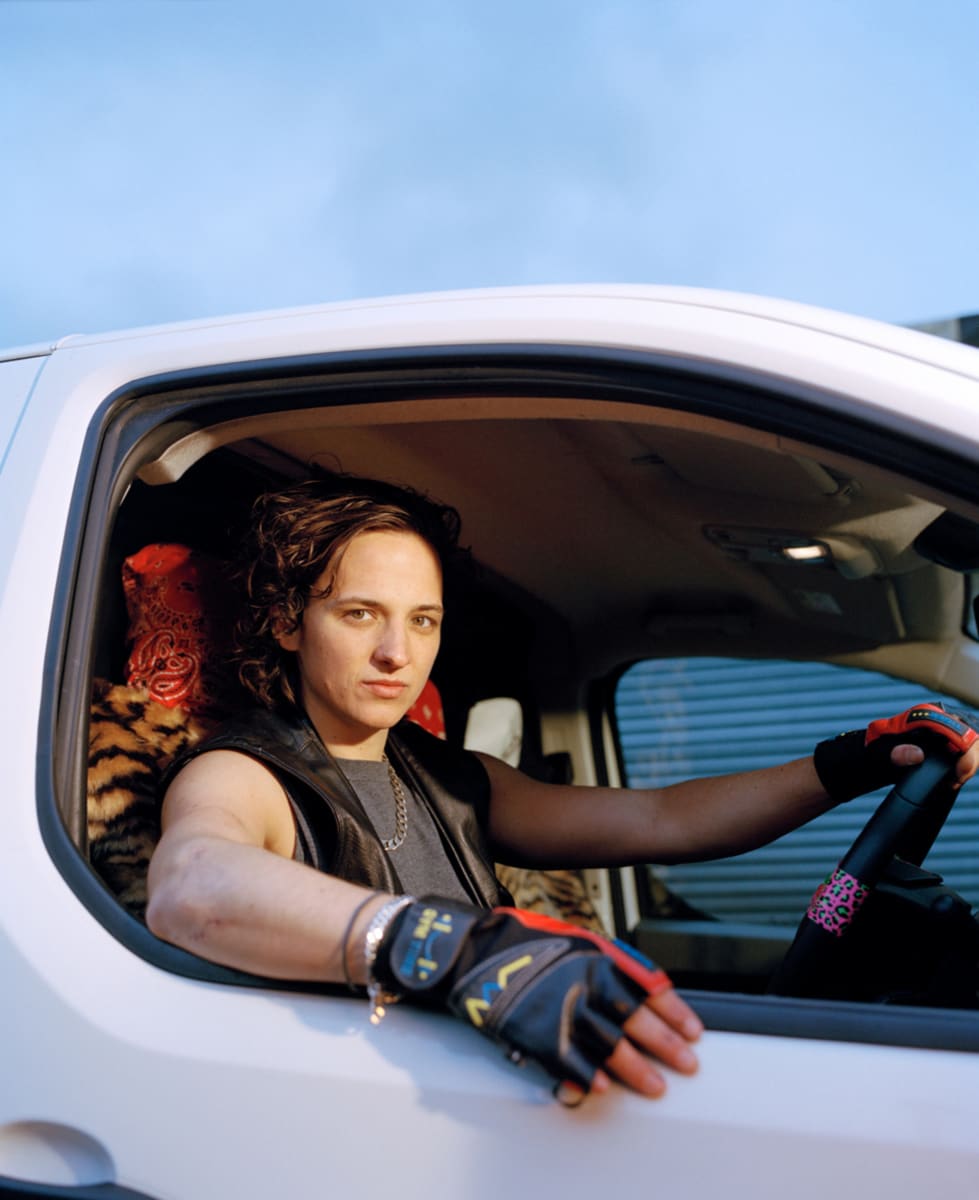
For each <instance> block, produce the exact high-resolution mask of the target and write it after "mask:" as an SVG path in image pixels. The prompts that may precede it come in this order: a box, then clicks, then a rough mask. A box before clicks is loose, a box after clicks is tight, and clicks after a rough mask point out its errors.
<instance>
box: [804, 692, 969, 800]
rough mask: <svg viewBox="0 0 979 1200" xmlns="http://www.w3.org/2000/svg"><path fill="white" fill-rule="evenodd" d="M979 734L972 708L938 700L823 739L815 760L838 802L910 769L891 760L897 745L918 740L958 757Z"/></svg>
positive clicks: (919, 743) (894, 779)
mask: <svg viewBox="0 0 979 1200" xmlns="http://www.w3.org/2000/svg"><path fill="white" fill-rule="evenodd" d="M977 737H979V721H977V718H976V716H975V715H974V714H972V713H957V712H949V711H948V710H946V709H945V708H944V707H943V706H942V705H940V704H917V705H915V707H914V708H909V709H907V711H906V712H903V713H898V715H897V716H896V717H888V718H887V719H886V720H881V721H872V722H871V723H870V724H869V725H868V726H867V728H866V729H854V730H852V731H851V732H849V733H841V734H840V735H839V736H838V737H835V738H830V739H828V740H827V741H825V742H820V743H819V745H818V746H817V747H816V749H815V751H814V752H813V763H814V765H815V767H816V774H817V775H818V776H819V781H820V783H821V784H822V785H823V787H824V788H825V789H826V793H827V795H829V796H831V797H832V799H834V800H835V801H837V803H840V802H842V801H844V800H852V799H853V798H854V797H855V796H863V795H864V794H865V793H867V792H874V791H876V790H877V788H881V787H886V786H887V785H888V784H892V783H896V782H897V781H898V779H899V778H900V776H901V774H902V773H903V771H904V770H906V769H907V768H904V767H898V766H895V764H894V763H892V762H891V751H892V750H893V749H894V747H895V746H904V745H908V744H911V745H915V746H920V747H921V748H922V749H923V750H926V751H927V750H931V751H934V750H936V749H940V750H945V751H946V752H949V751H950V752H951V753H952V754H953V755H955V756H958V755H960V754H964V753H965V752H966V750H968V749H969V747H970V746H971V745H972V744H973V742H975V740H976V738H977Z"/></svg>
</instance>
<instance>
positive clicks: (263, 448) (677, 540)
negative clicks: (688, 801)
mask: <svg viewBox="0 0 979 1200" xmlns="http://www.w3.org/2000/svg"><path fill="white" fill-rule="evenodd" d="M615 407H616V408H619V409H620V408H621V407H622V406H615ZM642 418H643V419H642V421H641V422H640V421H638V420H633V421H631V422H627V421H624V420H621V419H610V420H595V419H567V418H562V417H559V416H558V417H531V418H516V417H507V418H502V419H479V420H463V419H450V420H425V421H417V420H412V421H393V422H390V423H385V422H383V421H381V422H377V421H376V420H375V414H373V413H371V415H370V416H369V417H368V419H367V420H366V421H363V423H362V424H354V423H352V422H351V418H350V415H349V414H346V413H345V414H344V419H343V420H342V421H338V420H337V419H336V416H335V410H320V411H319V413H318V419H317V420H315V421H314V420H313V418H312V416H311V414H310V412H309V411H305V412H303V413H302V414H299V415H298V417H297V420H296V423H295V426H291V425H290V422H289V420H288V414H283V413H276V414H272V415H270V417H269V419H268V426H267V428H262V426H261V423H260V422H259V423H257V425H256V427H255V428H254V432H252V434H251V436H249V437H246V438H244V439H241V440H238V441H232V442H230V443H229V444H227V445H226V446H225V447H224V448H223V449H221V450H218V451H214V452H212V453H210V454H204V455H203V456H201V457H200V458H198V459H197V461H196V462H193V465H192V466H190V467H189V469H186V470H184V469H182V468H181V470H180V471H179V474H178V475H177V477H176V478H174V479H173V481H172V482H169V481H168V482H166V483H165V484H162V485H160V484H157V483H156V480H158V479H160V478H161V472H159V471H156V470H155V469H154V465H153V464H151V465H150V467H149V469H146V470H144V471H143V473H142V478H143V479H146V478H149V479H152V480H154V483H152V484H150V485H148V486H147V485H144V484H140V483H139V482H137V483H136V484H135V485H134V487H133V489H132V491H131V493H130V496H129V498H128V499H127V501H126V503H125V504H124V505H123V509H122V512H121V513H120V517H119V521H118V524H117V531H116V536H115V538H114V554H113V556H112V559H113V561H112V564H111V568H110V569H115V567H116V565H117V564H118V563H119V561H120V559H121V557H122V556H123V555H124V554H126V553H131V552H132V550H133V549H134V548H136V547H137V546H138V545H139V544H143V543H145V542H147V541H151V540H183V539H184V538H185V537H189V538H192V539H193V540H194V542H195V544H196V545H198V546H201V545H202V543H203V548H206V549H210V550H212V551H215V552H218V553H221V551H222V545H221V543H222V542H224V543H225V546H226V545H227V544H229V542H230V544H233V539H234V533H233V530H234V529H235V528H236V526H237V525H240V522H241V520H242V519H243V515H244V513H245V512H246V511H247V507H248V504H249V502H250V499H251V498H252V496H253V495H254V494H255V493H256V492H257V491H260V490H262V488H264V487H266V486H269V485H270V484H271V485H272V486H274V485H275V483H276V482H277V481H281V480H285V479H288V478H301V477H303V476H304V475H305V474H306V472H307V470H308V467H309V466H310V465H311V466H313V467H320V468H325V469H339V470H343V471H348V472H352V473H354V474H362V475H377V476H379V477H383V478H385V479H388V480H392V481H395V482H402V483H408V484H411V485H413V486H416V487H420V488H422V489H423V490H425V491H428V492H429V493H430V494H432V495H433V496H435V497H436V498H438V499H440V500H443V501H446V502H448V503H451V504H453V505H455V506H456V507H457V508H458V509H459V511H460V513H461V515H462V518H463V540H464V542H465V543H466V544H467V545H470V546H471V547H472V549H473V553H474V557H475V558H476V559H477V561H478V562H479V563H480V564H481V566H482V568H484V573H483V586H482V588H481V592H482V595H483V596H484V597H489V596H491V595H492V596H493V599H494V603H495V604H497V605H498V606H499V608H500V613H501V617H500V619H499V621H498V622H497V624H498V626H499V628H500V629H505V628H507V627H509V626H508V621H509V619H510V618H512V610H513V609H514V607H516V608H517V609H521V610H523V613H524V620H523V624H524V625H527V626H528V627H529V628H532V629H533V636H532V637H531V638H530V639H529V641H530V643H531V645H530V653H531V655H532V659H533V664H532V665H533V673H534V677H535V678H538V679H540V680H541V683H542V686H543V687H545V688H546V687H547V686H549V681H550V682H551V683H553V684H554V686H560V684H559V681H560V676H561V674H562V672H561V671H560V670H558V669H557V663H556V662H555V656H556V655H569V654H570V655H572V656H573V665H569V666H568V668H567V670H568V671H570V672H571V674H572V676H574V678H572V679H570V680H566V683H567V684H569V685H574V684H575V683H576V682H580V681H581V680H582V679H585V678H588V679H594V678H598V677H600V676H602V675H604V674H606V673H608V672H609V671H612V670H614V669H616V668H617V667H619V666H621V665H622V664H623V663H625V662H628V661H630V660H634V659H636V658H640V657H646V656H651V657H655V656H658V655H662V654H664V653H669V654H677V653H684V654H737V655H746V656H751V655H761V656H788V657H798V656H799V655H800V654H802V655H804V656H807V657H813V658H829V657H835V658H840V657H841V656H851V657H852V656H858V657H859V655H860V654H862V653H867V652H877V648H878V647H881V646H885V647H886V646H892V645H893V646H900V645H904V644H911V643H919V642H930V643H934V642H942V641H949V640H954V639H955V638H957V637H958V635H959V631H960V629H961V624H962V611H963V589H962V579H961V575H960V574H959V573H957V572H956V571H953V570H950V569H949V568H947V567H943V566H941V565H939V562H940V561H941V560H940V558H939V562H936V561H932V560H931V559H933V558H934V557H935V556H934V555H929V557H928V558H926V557H924V556H923V554H921V553H919V552H918V550H917V549H916V548H915V541H916V539H918V538H919V536H920V535H922V534H923V532H924V531H926V530H928V529H929V528H930V527H932V526H933V525H934V523H935V522H936V520H937V518H939V517H940V516H941V515H942V513H943V508H942V506H941V505H940V504H939V503H938V502H937V501H936V500H934V499H924V498H921V496H915V495H912V494H910V493H909V492H908V491H907V490H906V487H905V486H904V485H902V484H900V483H899V482H898V481H896V480H894V479H891V478H888V477H887V476H886V474H885V473H884V472H881V471H879V470H870V469H868V468H864V467H858V466H855V464H853V463H851V462H846V461H842V460H838V458H837V457H835V456H832V455H820V454H818V453H817V452H814V451H812V450H806V449H805V448H804V447H799V446H786V444H785V443H783V442H782V441H781V440H780V439H776V438H774V437H772V436H770V435H766V434H763V433H759V432H758V431H756V430H751V429H747V428H741V427H738V426H735V425H733V424H727V423H722V422H719V421H716V420H712V419H708V418H700V419H697V418H694V417H691V416H690V415H689V414H678V413H675V412H663V411H659V412H658V411H656V410H652V411H650V410H644V411H643V413H642ZM164 457H165V456H164ZM185 458H186V459H187V460H188V461H191V460H193V458H194V454H193V452H191V453H190V454H187V453H186V451H185ZM162 478H165V479H166V478H168V476H167V475H166V472H162ZM967 524H970V525H971V522H967ZM793 542H795V543H799V544H807V543H821V544H822V547H823V553H824V557H823V558H821V559H818V560H816V561H806V560H805V559H802V558H798V559H793V558H791V557H789V556H788V555H787V554H786V553H785V548H786V546H789V545H790V544H791V543H793ZM470 601H471V602H473V601H474V597H473V596H470ZM504 613H505V614H507V618H508V620H504V619H503V614H504ZM467 619H468V620H470V621H471V620H472V613H470V614H469V616H468V617H467ZM491 626H492V621H491V620H490V617H489V613H488V612H487V613H485V614H484V619H483V620H482V621H481V629H480V633H481V637H482V639H483V641H482V643H481V644H484V645H485V644H486V640H485V639H487V638H490V640H491V642H493V652H494V656H495V658H496V659H497V660H498V658H499V654H500V653H501V652H504V646H503V643H505V642H506V638H504V637H502V636H499V637H497V638H496V639H493V637H492V629H491ZM526 650H527V647H526V645H524V646H523V647H522V650H521V653H522V654H524V653H525V652H526ZM443 657H444V656H443ZM485 657H486V659H487V661H488V660H489V655H486V656H485ZM504 657H505V653H504ZM511 657H512V656H511ZM566 698H567V697H565V699H566Z"/></svg>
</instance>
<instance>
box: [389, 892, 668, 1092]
mask: <svg viewBox="0 0 979 1200" xmlns="http://www.w3.org/2000/svg"><path fill="white" fill-rule="evenodd" d="M374 977H375V979H376V980H377V982H378V983H380V984H381V985H382V987H384V988H386V989H389V990H390V991H391V992H393V993H395V994H398V995H400V996H403V997H404V998H405V999H410V1000H413V1001H414V1002H416V1003H422V1004H427V1005H432V1006H437V1007H440V1008H447V1009H448V1010H449V1011H450V1012H452V1013H454V1014H455V1015H456V1016H457V1017H461V1018H462V1019H463V1020H465V1021H469V1022H470V1023H471V1024H472V1025H474V1026H475V1027H476V1028H477V1029H478V1030H479V1032H480V1033H482V1034H483V1035H484V1036H486V1037H489V1038H492V1039H494V1040H495V1041H497V1042H500V1043H501V1044H502V1045H503V1046H505V1047H506V1048H507V1050H508V1051H509V1052H510V1057H511V1058H512V1059H513V1060H514V1061H515V1062H518V1061H519V1060H520V1059H521V1058H523V1057H527V1058H531V1059H534V1060H535V1061H536V1062H538V1063H540V1064H541V1065H542V1066H543V1067H544V1068H545V1069H546V1070H547V1071H549V1072H550V1074H551V1075H552V1076H553V1077H554V1079H555V1080H557V1083H558V1085H559V1086H560V1084H562V1083H564V1082H565V1081H570V1082H571V1083H574V1084H576V1085H577V1086H578V1087H580V1088H583V1089H584V1090H585V1091H588V1090H589V1088H590V1087H591V1083H592V1080H593V1078H594V1076H595V1072H596V1071H597V1070H598V1068H599V1067H600V1066H601V1065H602V1064H603V1063H604V1062H605V1060H606V1059H607V1058H608V1056H609V1055H610V1054H611V1053H612V1051H613V1050H614V1049H615V1045H616V1043H617V1042H618V1040H619V1038H620V1037H621V1036H622V1026H623V1025H624V1024H625V1022H626V1021H627V1020H628V1018H629V1017H630V1016H631V1015H632V1014H633V1013H634V1012H635V1011H636V1009H638V1008H639V1007H640V1005H642V1004H643V1003H644V1002H645V1000H646V999H647V997H649V996H655V995H657V994H658V993H659V992H662V991H665V990H666V989H667V988H669V987H670V986H671V984H670V981H669V978H668V977H667V975H666V973H665V972H663V971H661V970H658V969H657V968H656V967H655V965H654V964H653V963H651V962H650V961H649V960H648V959H646V958H643V957H642V955H639V954H637V953H636V952H635V951H634V950H632V949H631V948H630V947H628V946H625V945H623V944H621V943H619V942H612V941H609V940H608V939H607V938H603V937H600V936H599V935H598V934H595V933H591V932H589V931H587V930H584V929H579V928H577V927H576V926H574V925H567V924H565V922H564V921H557V920H554V919H553V918H551V917H542V916H539V915H538V914H536V913H530V912H523V911H521V910H519V909H516V908H494V909H491V910H490V911H487V910H486V909H480V908H472V907H470V906H469V905H467V904H459V903H457V902H456V901H454V900H443V899H440V898H439V897H437V896H435V897H432V896H429V897H425V898H423V899H421V900H416V901H415V902H414V903H413V904H411V905H410V906H409V907H407V908H405V909H403V910H402V911H401V912H399V913H398V914H397V915H396V916H395V917H394V919H393V920H392V921H391V924H390V925H389V926H388V927H387V929H386V930H385V931H384V936H383V938H382V940H381V943H380V945H379V946H378V950H377V957H376V959H375V962H374ZM555 1090H557V1089H555Z"/></svg>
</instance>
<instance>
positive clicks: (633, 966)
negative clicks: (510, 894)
mask: <svg viewBox="0 0 979 1200" xmlns="http://www.w3.org/2000/svg"><path fill="white" fill-rule="evenodd" d="M493 911H494V912H502V913H506V914H507V916H509V917H513V918H515V920H517V921H519V922H520V924H521V925H523V926H524V927H525V928H527V929H539V930H541V932H543V933H555V934H558V935H560V936H561V937H574V938H581V939H583V940H585V941H589V942H591V943H592V945H594V946H596V947H597V948H598V949H599V950H600V951H601V952H602V953H603V954H605V955H607V956H608V957H609V958H610V959H611V960H612V962H613V963H614V964H615V965H616V967H617V968H618V969H619V970H620V971H622V972H623V974H625V975H628V976H629V978H630V979H632V980H634V981H635V982H636V983H638V984H639V986H640V987H642V988H645V989H646V991H647V992H648V993H649V994H650V995H651V996H658V995H659V994H660V992H665V991H666V990H667V989H668V988H671V987H672V986H673V984H672V982H671V981H670V977H669V975H667V973H666V972H665V971H664V970H663V969H662V968H660V967H657V966H656V964H655V963H652V962H650V961H649V959H648V958H645V957H644V956H643V955H640V954H639V953H638V952H637V951H635V950H633V949H632V947H631V946H626V945H624V944H623V943H622V942H618V941H611V940H610V939H609V938H606V937H602V935H601V934H600V933H592V931H591V930H590V929H581V928H580V927H579V926H577V925H570V924H569V923H568V922H567V921H559V920H558V919H557V918H556V917H545V916H543V915H542V914H541V913H533V912H527V911H526V910H524V909H522V908H495V909H494V910H493Z"/></svg>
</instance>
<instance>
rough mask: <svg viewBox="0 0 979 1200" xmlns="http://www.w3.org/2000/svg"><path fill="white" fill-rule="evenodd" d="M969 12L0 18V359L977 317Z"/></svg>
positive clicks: (261, 9)
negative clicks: (153, 345) (602, 324)
mask: <svg viewBox="0 0 979 1200" xmlns="http://www.w3.org/2000/svg"><path fill="white" fill-rule="evenodd" d="M977 62H979V4H976V3H975V0H931V2H930V3H929V4H927V5H925V4H921V3H919V2H917V0H915V2H913V3H912V2H910V0H886V2H885V0H846V2H844V0H820V2H819V3H816V4H814V3H812V0H805V2H799V0H740V2H739V3H733V2H732V0H522V2H514V0H494V2H493V3H492V4H488V3H486V2H485V0H438V2H436V0H414V2H412V3H406V2H405V0H370V2H369V3H362V4H357V3H354V2H351V0H319V2H318V3H305V2H300V0H279V3H276V4H272V3H265V4H256V3H251V2H249V0H241V2H238V3H236V2H232V0H118V2H112V0H0V162H2V164H3V181H4V182H3V187H2V188H0V231H2V232H0V345H15V344H21V343H25V342H33V341H39V340H46V339H48V338H53V337H58V336H61V335H62V334H65V333H70V332H94V331H98V330H102V329H109V328H122V327H128V326H132V325H140V324H146V323H154V322H159V321H168V320H180V319H185V318H192V317H199V316H210V315H215V314H220V313H225V312H238V311H248V310H253V309H265V308H273V307H280V306H286V305H294V304H311V303H318V302H321V301H332V300H342V299H346V298H350V297H359V296H369V295H379V294H387V293H396V292H411V291H423V290H431V289H441V288H450V287H475V286H486V285H497V284H524V283H551V282H571V281H575V282H590V281H602V282H643V283H674V284H684V285H693V286H703V287H719V288H726V289H734V290H739V291H749V292H760V293H763V294H770V295H776V296H785V297H789V298H791V299H795V300H803V301H807V302H809V303H813V304H822V305H826V306H828V307H832V308H839V309H843V310H846V311H850V312H856V313H861V314H865V315H869V316H874V317H880V318H883V319H885V320H893V321H906V322H911V321H923V320H930V319H935V318H941V317H946V316H952V315H956V314H960V313H965V312H977V311H979V239H977V232H976V225H977V212H979V154H977V153H976V129H975V119H974V114H975V112H976V111H977V108H979V105H977V100H979V95H977V93H979V70H977V68H976V64H977Z"/></svg>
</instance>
